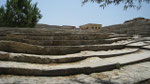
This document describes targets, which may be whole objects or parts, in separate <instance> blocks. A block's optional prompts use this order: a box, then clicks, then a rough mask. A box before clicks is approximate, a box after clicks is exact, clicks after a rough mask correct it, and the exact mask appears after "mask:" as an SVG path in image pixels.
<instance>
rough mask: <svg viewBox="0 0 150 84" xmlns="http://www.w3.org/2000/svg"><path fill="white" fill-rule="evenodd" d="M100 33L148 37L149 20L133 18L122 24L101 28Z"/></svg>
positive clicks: (149, 29)
mask: <svg viewBox="0 0 150 84" xmlns="http://www.w3.org/2000/svg"><path fill="white" fill-rule="evenodd" d="M101 32H107V33H119V34H128V35H144V36H150V33H149V32H150V19H145V18H135V19H132V20H128V21H125V22H124V23H123V24H118V25H111V26H106V27H103V28H102V30H101Z"/></svg>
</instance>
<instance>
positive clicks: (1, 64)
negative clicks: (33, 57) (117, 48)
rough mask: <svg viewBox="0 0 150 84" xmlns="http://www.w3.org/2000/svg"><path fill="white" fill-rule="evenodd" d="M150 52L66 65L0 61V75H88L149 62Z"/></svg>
mask: <svg viewBox="0 0 150 84" xmlns="http://www.w3.org/2000/svg"><path fill="white" fill-rule="evenodd" d="M149 53H150V51H148V50H141V51H139V52H138V53H133V54H128V55H124V56H119V57H111V58H104V59H101V58H98V57H92V58H87V59H85V60H83V61H80V62H75V63H67V64H31V63H20V62H9V61H0V74H14V75H32V76H64V75H73V74H89V73H93V72H100V71H106V70H111V69H114V68H116V66H123V65H127V64H133V63H137V62H143V61H149V60H150V54H149Z"/></svg>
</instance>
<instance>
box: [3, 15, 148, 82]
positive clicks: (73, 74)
mask: <svg viewBox="0 0 150 84" xmlns="http://www.w3.org/2000/svg"><path fill="white" fill-rule="evenodd" d="M41 26H42V27H41ZM41 26H37V28H9V27H0V84H150V19H145V18H135V19H133V20H128V21H125V22H124V23H122V24H117V25H111V26H104V27H100V29H98V30H96V31H92V29H90V30H85V29H80V28H59V27H58V26H50V25H41ZM64 27H65V26H64Z"/></svg>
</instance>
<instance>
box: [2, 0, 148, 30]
mask: <svg viewBox="0 0 150 84" xmlns="http://www.w3.org/2000/svg"><path fill="white" fill-rule="evenodd" d="M5 2H6V0H0V6H1V5H2V4H5ZM35 2H38V7H39V9H40V10H41V14H42V15H43V17H42V19H41V20H40V21H39V23H43V24H49V25H60V26H61V25H72V26H77V27H78V26H80V25H83V24H87V23H96V24H102V25H103V26H108V25H114V24H122V23H123V22H124V21H126V20H130V19H133V18H136V17H144V18H148V19H150V11H149V9H150V4H146V3H143V5H142V8H141V9H140V10H137V9H128V10H127V11H125V10H123V4H120V5H118V6H113V5H110V6H108V7H106V8H105V9H102V8H100V7H99V5H98V4H97V3H86V4H85V5H83V6H82V0H32V3H35Z"/></svg>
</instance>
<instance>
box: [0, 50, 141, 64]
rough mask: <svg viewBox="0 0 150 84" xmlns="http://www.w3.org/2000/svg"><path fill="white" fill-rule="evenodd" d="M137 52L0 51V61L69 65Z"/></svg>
mask: <svg viewBox="0 0 150 84" xmlns="http://www.w3.org/2000/svg"><path fill="white" fill-rule="evenodd" d="M138 51H139V49H133V48H125V49H121V50H109V51H82V52H80V53H75V54H68V55H33V54H23V53H8V52H3V51H0V60H4V61H5V60H6V61H18V62H29V63H41V64H48V63H69V62H76V61H80V60H84V59H86V58H88V57H100V58H109V57H114V56H121V55H125V54H131V53H135V52H138Z"/></svg>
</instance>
